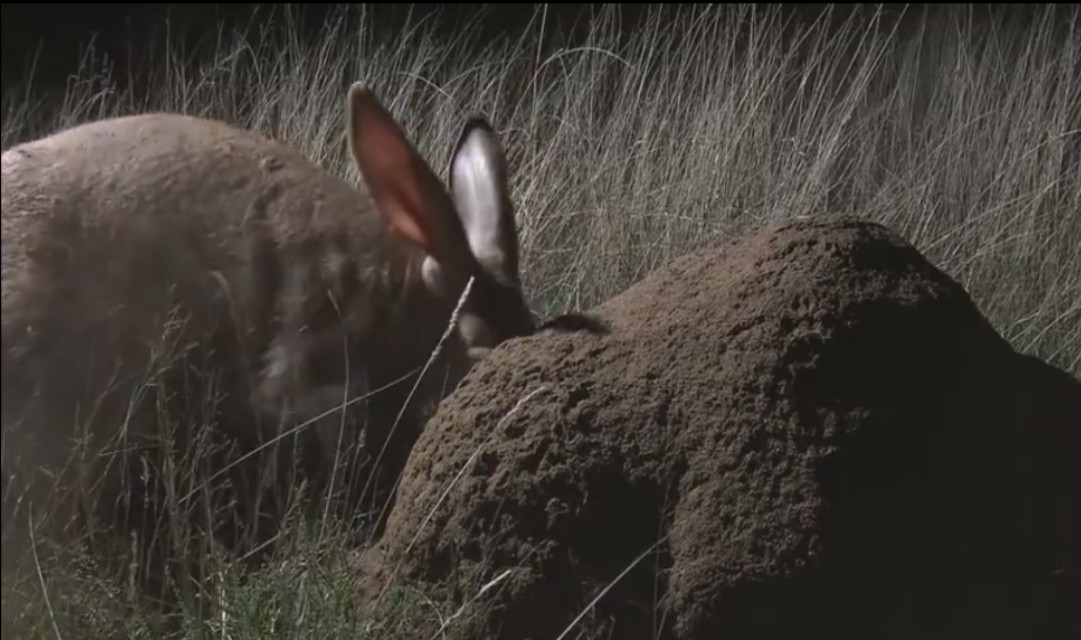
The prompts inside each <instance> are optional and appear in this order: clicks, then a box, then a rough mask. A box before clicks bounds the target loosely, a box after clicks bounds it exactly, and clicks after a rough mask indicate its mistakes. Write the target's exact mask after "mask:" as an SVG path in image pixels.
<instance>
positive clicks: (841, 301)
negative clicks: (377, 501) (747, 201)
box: [359, 218, 1081, 638]
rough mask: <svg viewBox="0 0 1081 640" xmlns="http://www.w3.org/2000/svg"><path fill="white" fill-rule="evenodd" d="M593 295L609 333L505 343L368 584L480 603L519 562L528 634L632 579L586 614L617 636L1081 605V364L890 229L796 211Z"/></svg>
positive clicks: (895, 622)
mask: <svg viewBox="0 0 1081 640" xmlns="http://www.w3.org/2000/svg"><path fill="white" fill-rule="evenodd" d="M591 315H593V316H595V317H597V318H600V319H601V320H603V321H604V322H605V323H606V324H607V325H608V326H609V328H610V331H608V332H606V333H601V334H598V333H597V332H592V331H585V330H582V331H569V332H568V331H562V332H543V333H541V334H539V335H536V336H533V337H530V338H526V339H521V340H517V341H514V342H512V343H509V344H506V345H504V347H502V348H501V349H499V350H498V351H497V352H495V353H494V354H493V355H492V356H491V357H490V358H489V359H488V360H487V361H485V362H484V363H482V364H480V365H479V366H477V367H476V368H475V369H474V370H473V372H472V373H471V375H470V376H469V377H468V378H467V380H466V381H465V382H464V383H463V385H462V386H461V387H460V388H459V389H458V390H457V392H456V393H454V394H453V395H452V396H451V397H450V398H448V399H447V400H446V401H445V403H444V405H443V407H442V408H441V410H440V412H439V413H438V414H437V415H436V417H435V418H434V419H433V420H432V421H431V422H430V423H429V424H428V426H427V428H426V431H425V432H424V433H423V435H422V436H421V437H420V439H419V441H418V442H417V443H416V445H415V448H414V450H413V454H412V456H411V458H410V460H409V463H408V465H407V467H406V469H405V472H404V477H403V479H402V484H401V487H400V494H399V497H398V501H397V506H396V507H395V509H394V511H393V512H392V514H391V516H390V518H389V520H388V523H387V529H386V533H385V535H384V537H383V539H382V541H381V543H380V545H379V547H378V548H376V549H373V550H369V551H368V552H367V553H366V554H365V555H364V556H363V557H362V559H361V562H360V563H359V564H360V566H363V567H367V569H366V572H367V573H368V575H366V576H365V580H366V581H371V584H382V583H383V582H381V581H386V580H387V579H388V577H390V576H392V577H393V579H395V580H401V579H412V580H422V581H428V582H431V583H442V584H443V588H444V589H447V590H448V592H449V593H451V594H452V595H454V596H455V597H457V598H458V599H459V600H466V599H469V598H472V597H474V596H475V595H476V589H477V588H478V587H479V585H481V584H482V583H484V582H485V581H487V580H490V579H492V578H493V577H496V576H498V575H500V574H501V573H502V572H504V571H505V570H508V569H509V570H511V571H510V573H509V574H507V575H506V576H504V578H503V579H502V580H501V581H500V582H499V583H498V591H499V594H498V596H497V601H498V603H499V605H500V607H501V610H500V611H498V612H496V613H495V614H494V615H493V617H492V618H491V620H492V621H494V623H497V624H498V625H499V628H500V630H501V632H500V635H501V637H507V638H526V637H532V638H554V637H556V636H557V635H558V634H559V633H560V632H561V631H562V630H563V629H564V628H565V627H566V626H567V625H568V624H570V623H571V622H572V620H573V619H574V617H575V616H576V615H577V614H578V613H579V612H580V611H582V610H584V609H586V608H587V605H588V604H589V603H590V601H591V600H592V599H593V598H594V597H596V596H597V595H598V594H600V592H601V590H602V589H604V588H606V587H607V586H609V585H612V583H613V582H614V583H615V584H614V585H612V586H611V589H610V590H609V591H608V592H607V593H606V594H605V595H604V597H603V598H601V599H600V601H599V602H598V603H597V605H596V607H595V609H594V610H593V612H592V613H590V614H588V615H587V616H586V617H585V618H583V620H581V621H580V622H579V624H580V625H582V626H584V627H586V628H592V629H594V630H600V629H607V631H608V632H611V633H613V634H614V635H613V636H603V637H621V638H628V637H632V638H633V637H655V636H654V635H653V634H654V631H656V630H659V631H660V634H659V635H660V637H678V638H719V637H733V636H732V635H728V634H735V637H747V636H748V635H750V636H759V637H779V636H780V635H783V636H786V637H822V636H823V635H824V634H826V635H829V636H831V637H836V636H853V637H882V636H890V637H906V638H911V637H927V636H935V637H944V636H956V635H958V634H962V635H966V636H979V637H985V638H986V637H1034V636H1039V635H1040V634H1047V633H1051V632H1052V631H1054V630H1055V629H1056V627H1055V625H1061V624H1064V623H1063V622H1062V621H1063V620H1064V619H1065V618H1064V616H1065V615H1066V614H1065V607H1066V602H1067V600H1066V598H1067V597H1068V590H1069V589H1071V588H1072V587H1073V586H1075V585H1076V583H1075V582H1071V581H1073V580H1074V579H1075V578H1076V576H1077V570H1078V555H1077V549H1076V547H1077V544H1076V543H1077V540H1078V529H1077V524H1078V512H1077V506H1076V505H1078V504H1081V502H1079V501H1078V495H1077V489H1078V487H1081V482H1077V481H1075V478H1076V476H1077V471H1076V469H1075V467H1074V468H1071V467H1070V466H1069V464H1073V463H1075V462H1076V453H1077V452H1078V451H1081V448H1079V445H1081V443H1079V426H1081V384H1079V383H1078V382H1077V381H1076V380H1074V379H1073V378H1071V377H1070V376H1068V375H1066V374H1064V373H1062V372H1060V371H1058V370H1055V369H1052V368H1050V367H1048V366H1046V365H1043V364H1042V363H1039V362H1037V361H1035V360H1032V359H1028V358H1022V357H1021V356H1018V355H1017V354H1016V353H1014V352H1013V351H1012V350H1011V349H1010V347H1009V346H1008V345H1007V343H1006V342H1005V341H1003V340H1002V339H1001V338H1000V337H999V336H998V335H997V334H996V333H995V332H994V331H993V330H992V328H991V327H990V326H989V325H988V324H987V322H986V321H985V320H984V319H983V317H982V316H981V315H980V313H979V312H978V310H977V309H976V307H975V306H974V305H973V304H972V302H971V301H970V300H969V298H968V296H967V295H966V293H965V292H964V291H963V290H962V289H961V287H960V286H958V285H957V284H956V283H955V282H953V281H952V280H950V279H949V278H947V277H946V276H945V275H943V274H942V273H941V272H940V271H938V270H937V269H935V268H934V267H933V266H931V265H930V264H929V263H928V262H927V261H926V260H925V259H924V258H923V257H921V256H920V254H919V253H918V252H917V251H916V250H915V249H914V248H912V247H911V246H910V245H908V244H906V243H904V242H903V241H902V240H900V239H899V238H898V237H897V236H895V235H893V234H892V233H891V232H889V231H888V230H886V229H884V228H882V227H880V226H877V225H873V224H869V223H865V222H860V221H857V220H853V219H847V218H844V219H838V218H833V219H821V220H804V221H797V222H791V223H787V224H783V225H778V226H774V227H771V228H769V229H766V230H764V231H761V232H759V233H757V234H755V235H752V236H750V237H748V238H746V239H744V240H742V241H740V242H738V243H736V244H731V245H728V246H726V247H723V248H721V249H719V250H714V251H709V252H703V253H700V254H697V255H692V256H687V257H684V258H682V259H679V260H677V261H675V262H674V263H673V264H671V265H670V266H669V267H667V268H665V269H662V270H659V271H657V272H656V273H654V274H652V275H651V276H650V277H648V278H647V279H645V280H644V281H642V282H640V283H639V284H638V285H637V286H635V287H633V288H631V289H629V290H627V291H626V292H625V293H623V294H622V295H620V296H618V297H616V298H614V299H612V300H610V301H609V302H607V303H606V304H604V305H602V306H601V307H599V308H598V309H596V310H595V311H594V312H593V313H592V314H591ZM1071 458H1073V460H1072V461H1071ZM628 567H633V568H631V569H630V570H629V571H628V572H627V573H626V574H625V575H621V574H622V573H623V572H624V570H626V569H628ZM493 591H495V590H493ZM1057 629H1058V630H1060V631H1061V630H1062V629H1063V627H1057Z"/></svg>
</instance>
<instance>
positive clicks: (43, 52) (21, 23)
mask: <svg viewBox="0 0 1081 640" xmlns="http://www.w3.org/2000/svg"><path fill="white" fill-rule="evenodd" d="M334 6H335V5H330V4H309V5H306V6H305V7H304V8H303V10H302V12H303V20H302V22H301V31H302V33H301V34H300V35H301V37H307V38H314V37H318V33H319V28H320V26H321V24H323V22H325V19H326V17H327V16H328V14H329V13H330V10H331V9H332V8H333V7H334ZM597 6H598V5H595V4H565V5H549V7H548V16H547V23H546V29H545V33H546V34H548V33H559V34H561V36H562V37H569V40H568V42H573V39H574V37H575V36H574V34H576V33H577V34H580V33H581V32H582V27H583V26H584V25H585V24H587V22H588V17H589V14H590V12H591V11H595V10H596V8H597ZM780 6H781V7H782V9H783V11H784V13H785V16H784V17H785V19H791V20H793V21H794V23H799V22H804V21H809V20H812V19H814V18H816V17H817V16H819V15H820V14H821V12H822V11H823V9H824V8H825V7H827V6H828V5H825V4H792V3H789V4H782V5H780ZM881 6H883V8H884V9H885V11H886V12H887V13H888V14H889V15H891V16H902V17H903V22H902V24H903V26H905V28H907V27H908V26H910V25H913V24H915V22H916V20H917V18H918V17H920V15H921V14H922V13H924V12H927V13H928V15H929V16H931V18H932V19H933V16H934V11H935V9H934V6H935V5H927V4H912V5H902V4H887V5H881ZM1026 6H1027V5H1010V4H999V5H976V6H974V7H973V9H972V10H973V12H974V18H975V19H977V20H988V19H1012V18H1016V17H1018V16H1021V17H1022V18H1023V17H1024V15H1025V14H1026V13H1028V11H1030V10H1026V9H1025V7H1026ZM873 8H874V7H873V5H863V6H860V5H854V4H843V5H834V12H835V19H838V20H839V19H841V17H843V16H844V15H845V14H847V13H849V12H852V11H856V12H858V14H859V15H860V16H869V15H870V14H871V11H872V9H873ZM482 9H483V13H482V11H481V10H482ZM364 10H365V11H368V12H369V13H370V14H371V15H372V17H373V19H374V20H375V23H376V25H377V26H378V32H379V33H380V34H382V35H384V36H386V35H393V33H394V30H396V29H401V25H402V23H403V21H404V20H405V18H406V17H407V14H408V12H409V11H412V12H413V15H414V17H416V16H428V17H429V18H431V17H433V15H434V12H436V11H437V10H439V16H438V20H437V21H436V22H435V23H434V24H435V25H436V26H437V27H438V28H439V29H440V31H442V32H445V33H446V34H447V35H453V34H454V31H455V29H456V28H458V25H460V24H461V21H462V20H466V19H478V17H479V16H483V17H482V18H481V19H480V27H481V33H482V38H481V40H482V42H483V41H484V40H485V39H491V38H494V37H497V36H500V35H514V34H515V33H516V32H520V31H521V30H522V29H524V28H526V27H527V26H528V25H529V20H530V19H531V17H532V15H533V11H532V6H531V5H528V4H519V5H482V4H476V3H469V4H460V5H439V4H434V3H433V4H413V5H383V6H371V5H369V6H367V7H365V9H364ZM680 10H681V7H680V6H679V5H671V6H669V7H667V8H666V9H665V10H664V11H665V14H666V15H672V14H673V13H674V12H677V11H680ZM2 11H3V14H2V16H0V17H2V19H0V25H2V29H3V37H2V38H0V42H2V48H3V50H2V61H3V70H2V79H3V80H2V85H3V90H4V91H5V92H7V91H8V90H9V89H10V88H12V87H17V86H19V85H21V84H23V83H24V82H25V80H26V79H27V77H28V73H29V71H30V69H31V68H32V69H33V81H34V85H35V86H36V87H37V88H38V89H54V90H56V89H62V87H63V85H64V83H65V82H66V80H67V78H68V77H69V76H71V75H72V74H74V73H75V72H76V71H77V69H78V63H79V55H80V50H81V47H83V46H84V45H86V44H88V43H89V42H90V41H91V39H92V38H93V41H94V45H95V50H96V52H97V53H98V54H99V55H103V56H105V57H106V59H107V60H108V61H109V62H110V63H111V64H114V65H116V68H118V69H123V70H130V71H131V72H134V73H138V72H140V71H142V69H141V68H140V65H141V64H144V63H146V61H147V60H148V59H149V57H148V56H147V55H146V52H147V47H148V46H150V45H155V46H160V45H162V44H164V43H165V42H166V36H168V38H169V40H170V41H171V42H173V43H176V42H179V41H182V42H183V43H184V44H185V45H186V47H187V49H188V50H193V47H195V46H196V45H198V44H199V43H200V41H202V40H204V39H209V40H212V39H213V37H214V35H215V34H216V32H217V29H218V27H219V25H221V26H225V27H226V28H228V29H247V30H248V32H249V34H254V35H256V37H257V34H258V28H259V27H260V26H261V25H265V24H267V23H268V21H272V20H274V19H275V15H276V12H277V11H280V7H275V6H274V5H265V4H262V5H261V4H199V5H196V4H175V3H165V4H45V3H25V4H17V3H16V4H4V5H2ZM645 11H646V7H645V6H644V5H623V6H622V7H621V8H620V12H621V21H622V25H623V29H624V30H625V31H629V30H631V29H633V28H634V27H635V26H636V25H638V24H639V23H640V22H641V20H642V19H643V18H644V17H645ZM568 34H570V35H569V36H568ZM129 75H131V74H129ZM119 77H120V78H121V79H123V78H124V74H120V75H119Z"/></svg>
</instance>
